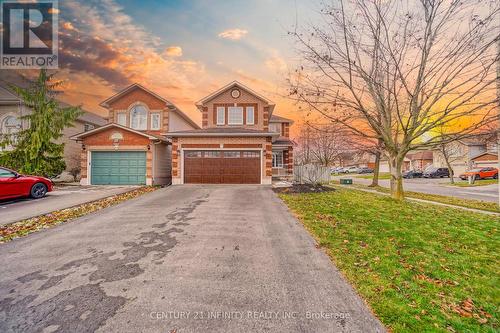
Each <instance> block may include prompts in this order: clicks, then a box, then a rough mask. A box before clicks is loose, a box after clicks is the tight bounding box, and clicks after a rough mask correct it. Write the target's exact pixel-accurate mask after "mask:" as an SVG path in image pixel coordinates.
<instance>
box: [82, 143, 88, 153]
mask: <svg viewBox="0 0 500 333" xmlns="http://www.w3.org/2000/svg"><path fill="white" fill-rule="evenodd" d="M85 149H87V147H85V143H82V150H83V151H85Z"/></svg>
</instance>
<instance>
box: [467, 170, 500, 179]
mask: <svg viewBox="0 0 500 333" xmlns="http://www.w3.org/2000/svg"><path fill="white" fill-rule="evenodd" d="M469 176H472V177H474V179H476V180H477V179H485V178H493V179H498V169H497V168H491V167H487V168H478V169H472V170H469V171H467V172H465V173H463V174H461V175H460V179H462V180H467V179H468V178H469Z"/></svg>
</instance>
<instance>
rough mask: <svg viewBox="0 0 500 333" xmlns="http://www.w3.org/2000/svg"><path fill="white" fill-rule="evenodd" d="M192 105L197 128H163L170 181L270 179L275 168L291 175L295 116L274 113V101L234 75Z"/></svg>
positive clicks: (276, 172) (266, 181)
mask: <svg viewBox="0 0 500 333" xmlns="http://www.w3.org/2000/svg"><path fill="white" fill-rule="evenodd" d="M196 106H197V108H198V110H199V111H200V112H201V113H202V128H201V129H194V130H184V131H169V132H167V133H165V136H166V137H168V138H171V140H172V182H173V183H174V184H185V183H209V184H212V183H214V184H219V183H228V184H241V183H245V184H271V181H272V176H273V174H274V175H280V176H292V175H293V142H292V141H291V140H290V138H289V132H290V125H291V124H292V123H293V122H292V121H291V120H290V119H286V118H283V117H279V116H277V115H273V111H274V108H275V104H274V103H273V102H272V101H270V100H269V99H267V98H266V97H264V96H262V95H260V94H259V93H257V92H255V91H253V90H252V89H250V88H249V87H247V86H245V85H243V84H241V83H239V82H237V81H233V82H231V83H229V84H228V85H226V86H224V87H222V88H220V89H219V90H217V91H215V92H213V93H212V94H210V95H208V96H206V97H205V98H203V99H201V100H200V101H199V102H197V103H196Z"/></svg>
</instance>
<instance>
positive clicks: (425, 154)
mask: <svg viewBox="0 0 500 333" xmlns="http://www.w3.org/2000/svg"><path fill="white" fill-rule="evenodd" d="M406 158H407V159H408V160H409V161H408V162H406V161H405V167H404V168H403V169H405V170H425V169H426V168H427V167H429V166H431V165H433V162H434V154H433V152H432V151H430V150H424V151H414V152H410V153H408V154H406Z"/></svg>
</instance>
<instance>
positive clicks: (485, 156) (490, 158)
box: [472, 153, 498, 162]
mask: <svg viewBox="0 0 500 333" xmlns="http://www.w3.org/2000/svg"><path fill="white" fill-rule="evenodd" d="M472 160H473V161H474V162H479V161H497V160H498V155H496V154H491V153H485V154H481V155H479V156H476V157H474V158H473V159H472Z"/></svg>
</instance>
